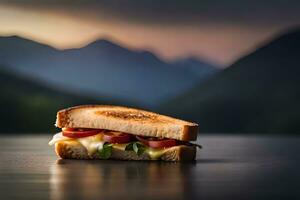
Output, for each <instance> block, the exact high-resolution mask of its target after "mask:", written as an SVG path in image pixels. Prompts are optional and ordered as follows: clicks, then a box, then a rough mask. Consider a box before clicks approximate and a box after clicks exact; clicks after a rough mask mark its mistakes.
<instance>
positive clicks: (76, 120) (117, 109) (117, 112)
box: [49, 105, 201, 161]
mask: <svg viewBox="0 0 300 200" xmlns="http://www.w3.org/2000/svg"><path fill="white" fill-rule="evenodd" d="M55 126H56V127H58V128H61V132H59V133H57V134H55V135H54V136H53V138H52V140H51V141H50V142H49V145H55V152H56V154H57V155H58V156H59V157H61V158H62V159H116V160H163V161H192V160H195V158H196V152H197V147H200V148H201V146H200V145H197V144H193V143H191V141H195V140H196V139H197V135H198V124H196V123H191V122H187V121H183V120H179V119H175V118H172V117H168V116H165V115H160V114H157V113H153V112H149V111H144V110H139V109H134V108H127V107H121V106H110V105H82V106H76V107H71V108H67V109H64V110H60V111H59V112H58V113H57V116H56V123H55Z"/></svg>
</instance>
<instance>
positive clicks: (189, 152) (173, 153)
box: [55, 140, 197, 161]
mask: <svg viewBox="0 0 300 200" xmlns="http://www.w3.org/2000/svg"><path fill="white" fill-rule="evenodd" d="M55 151H56V154H57V155H58V156H59V157H61V158H63V159H101V158H100V157H99V155H98V154H97V153H94V154H92V155H89V154H88V151H87V149H86V148H85V147H84V146H82V145H81V144H80V143H79V142H77V141H75V140H72V141H61V142H57V143H56V144H55ZM196 151H197V149H196V147H195V146H186V145H180V146H175V147H171V148H169V149H168V150H166V151H165V152H164V153H163V155H162V156H160V157H159V158H158V159H159V160H163V161H192V160H195V157H196ZM110 159H115V160H152V159H151V157H150V156H149V155H148V154H147V153H143V154H141V155H139V156H138V155H137V154H136V153H135V152H133V151H123V150H118V149H113V150H112V155H111V157H110Z"/></svg>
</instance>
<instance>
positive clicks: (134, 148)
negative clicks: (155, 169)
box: [125, 142, 146, 156]
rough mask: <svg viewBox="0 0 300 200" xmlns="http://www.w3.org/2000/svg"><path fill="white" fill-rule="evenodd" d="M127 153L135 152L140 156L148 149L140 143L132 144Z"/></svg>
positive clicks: (128, 146) (127, 148) (127, 147)
mask: <svg viewBox="0 0 300 200" xmlns="http://www.w3.org/2000/svg"><path fill="white" fill-rule="evenodd" d="M125 150H126V151H134V152H135V153H136V154H137V155H138V156H140V155H142V154H143V153H144V152H145V150H146V147H145V146H144V145H143V144H141V143H139V142H131V143H129V144H128V145H127V146H126V147H125Z"/></svg>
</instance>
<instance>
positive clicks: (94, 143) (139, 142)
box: [49, 128, 201, 160]
mask: <svg viewBox="0 0 300 200" xmlns="http://www.w3.org/2000/svg"><path fill="white" fill-rule="evenodd" d="M62 141H77V142H79V143H80V144H81V145H82V146H84V147H85V148H86V150H87V152H88V154H89V156H92V155H94V154H96V153H97V154H98V155H99V156H100V157H101V158H102V159H108V158H110V157H111V155H112V151H113V149H117V150H121V151H133V152H135V153H136V154H137V155H138V156H140V155H142V154H148V156H149V157H150V158H151V159H152V160H158V159H160V157H161V156H162V155H163V154H164V153H165V152H166V151H167V150H169V149H170V148H173V147H176V146H178V145H188V146H190V145H194V146H198V147H200V148H201V146H200V145H197V144H191V143H189V142H182V141H178V140H175V139H167V138H155V137H143V136H136V135H132V134H127V133H122V132H118V131H109V130H102V129H82V128H63V129H62V132H60V133H57V134H55V135H54V136H53V138H52V140H51V141H50V142H49V145H54V144H55V143H57V142H62Z"/></svg>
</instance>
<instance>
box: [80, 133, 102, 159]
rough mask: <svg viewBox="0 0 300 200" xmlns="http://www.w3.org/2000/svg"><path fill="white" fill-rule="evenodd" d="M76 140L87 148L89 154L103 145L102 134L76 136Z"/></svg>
mask: <svg viewBox="0 0 300 200" xmlns="http://www.w3.org/2000/svg"><path fill="white" fill-rule="evenodd" d="M77 141H78V142H79V143H80V144H81V145H82V146H84V147H85V148H86V149H87V151H88V154H89V155H92V154H94V153H95V152H97V150H98V149H102V148H103V145H104V141H103V140H102V134H97V135H93V136H89V137H83V138H78V139H77Z"/></svg>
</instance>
